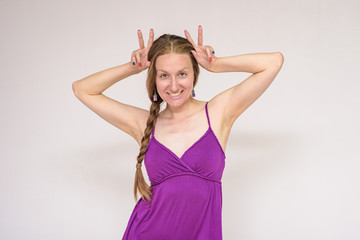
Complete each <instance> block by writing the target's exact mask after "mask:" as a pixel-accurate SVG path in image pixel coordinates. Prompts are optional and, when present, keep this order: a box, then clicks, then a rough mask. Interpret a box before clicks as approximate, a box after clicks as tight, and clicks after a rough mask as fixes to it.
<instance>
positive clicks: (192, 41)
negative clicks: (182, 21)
mask: <svg viewBox="0 0 360 240" xmlns="http://www.w3.org/2000/svg"><path fill="white" fill-rule="evenodd" d="M185 36H186V39H187V40H188V41H189V42H190V43H191V44H192V45H193V47H194V48H196V44H195V43H194V40H192V38H191V36H190V33H189V32H188V31H187V30H185Z"/></svg>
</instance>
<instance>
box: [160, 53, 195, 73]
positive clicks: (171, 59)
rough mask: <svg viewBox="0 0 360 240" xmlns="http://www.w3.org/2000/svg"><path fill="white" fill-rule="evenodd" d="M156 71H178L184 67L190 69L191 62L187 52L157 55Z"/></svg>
mask: <svg viewBox="0 0 360 240" xmlns="http://www.w3.org/2000/svg"><path fill="white" fill-rule="evenodd" d="M155 68H156V71H161V70H162V71H178V70H182V69H184V68H189V70H191V69H192V63H191V59H190V56H189V55H188V54H179V53H168V54H164V55H161V56H159V57H158V58H157V59H156V64H155Z"/></svg>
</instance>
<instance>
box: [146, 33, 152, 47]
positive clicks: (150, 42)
mask: <svg viewBox="0 0 360 240" xmlns="http://www.w3.org/2000/svg"><path fill="white" fill-rule="evenodd" d="M153 42H154V29H150V33H149V41H148V45H147V46H146V47H147V48H148V49H150V48H151V46H152V44H153Z"/></svg>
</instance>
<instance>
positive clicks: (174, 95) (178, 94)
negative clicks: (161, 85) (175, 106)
mask: <svg viewBox="0 0 360 240" xmlns="http://www.w3.org/2000/svg"><path fill="white" fill-rule="evenodd" d="M183 92H184V90H181V91H180V92H177V93H167V94H168V95H169V96H170V97H171V98H172V99H177V98H179V97H180V95H181V94H182V93H183Z"/></svg>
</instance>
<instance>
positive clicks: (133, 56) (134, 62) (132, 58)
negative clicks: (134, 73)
mask: <svg viewBox="0 0 360 240" xmlns="http://www.w3.org/2000/svg"><path fill="white" fill-rule="evenodd" d="M131 61H132V63H131V64H132V66H133V67H135V64H136V58H135V55H132V57H131Z"/></svg>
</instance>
